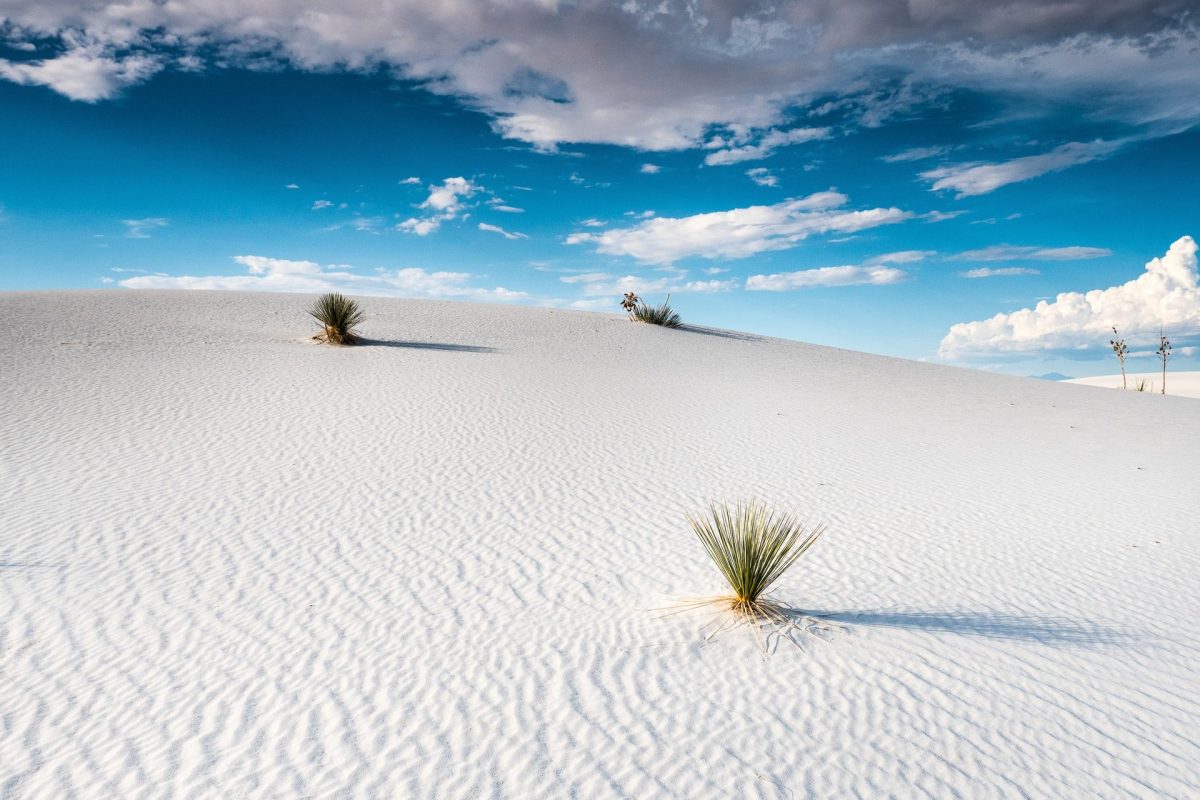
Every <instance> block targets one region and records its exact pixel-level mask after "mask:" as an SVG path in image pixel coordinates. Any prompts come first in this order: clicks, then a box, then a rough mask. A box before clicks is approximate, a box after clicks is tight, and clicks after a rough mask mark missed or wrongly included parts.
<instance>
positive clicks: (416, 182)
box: [400, 175, 421, 186]
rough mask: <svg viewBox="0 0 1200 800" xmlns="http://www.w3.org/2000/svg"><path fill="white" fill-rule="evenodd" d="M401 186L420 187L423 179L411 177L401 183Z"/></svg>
mask: <svg viewBox="0 0 1200 800" xmlns="http://www.w3.org/2000/svg"><path fill="white" fill-rule="evenodd" d="M400 185H401V186H420V185H421V179H420V178H418V177H417V176H416V175H411V176H409V177H407V178H405V179H404V180H402V181H400Z"/></svg>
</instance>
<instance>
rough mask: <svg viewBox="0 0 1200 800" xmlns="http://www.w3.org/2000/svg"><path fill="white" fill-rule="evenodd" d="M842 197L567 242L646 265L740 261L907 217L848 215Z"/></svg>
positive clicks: (881, 212)
mask: <svg viewBox="0 0 1200 800" xmlns="http://www.w3.org/2000/svg"><path fill="white" fill-rule="evenodd" d="M847 199H848V198H847V197H846V196H845V195H843V194H840V193H838V192H835V191H827V192H818V193H816V194H812V195H809V196H808V197H801V198H792V199H789V200H784V201H783V202H781V203H776V204H775V205H769V206H749V207H747V208H735V209H731V210H729V211H713V212H709V213H707V214H696V215H694V216H690V217H682V218H673V217H658V218H655V219H649V220H646V221H644V222H641V223H639V224H637V225H635V226H633V227H631V228H614V229H611V230H607V231H603V232H600V233H586V232H577V233H572V234H571V235H570V236H568V237H567V244H593V245H595V247H596V250H597V251H599V252H601V253H604V254H606V255H627V256H632V257H633V258H635V259H637V260H638V261H642V262H644V263H650V264H669V263H671V262H673V261H678V260H679V259H682V258H687V257H689V256H701V257H704V258H746V257H748V256H752V255H754V254H756V253H761V252H766V251H771V250H787V249H789V248H792V247H795V246H796V244H797V243H798V242H800V241H801V240H803V239H805V238H807V237H808V236H811V235H813V234H820V233H847V232H853V231H860V230H865V229H867V228H874V227H877V226H880V225H888V224H892V223H896V222H900V221H902V220H905V219H908V218H910V217H911V216H912V214H911V213H910V212H908V211H901V210H900V209H898V208H870V209H865V210H862V211H849V210H846V209H844V208H842V206H844V205H845V204H846V202H847Z"/></svg>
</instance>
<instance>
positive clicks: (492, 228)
mask: <svg viewBox="0 0 1200 800" xmlns="http://www.w3.org/2000/svg"><path fill="white" fill-rule="evenodd" d="M479 230H481V231H488V232H489V233H498V234H500V235H501V236H503V237H504V238H505V239H528V238H529V237H528V236H527V235H525V234H523V233H514V232H512V231H506V230H504V228H501V227H500V226H499V225H489V224H488V223H486V222H481V223H479Z"/></svg>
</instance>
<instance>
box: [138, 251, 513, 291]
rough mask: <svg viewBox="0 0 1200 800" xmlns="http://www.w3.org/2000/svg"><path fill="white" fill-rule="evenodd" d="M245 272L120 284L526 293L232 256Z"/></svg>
mask: <svg viewBox="0 0 1200 800" xmlns="http://www.w3.org/2000/svg"><path fill="white" fill-rule="evenodd" d="M233 260H234V261H235V262H236V263H238V264H241V265H242V266H244V267H246V269H247V272H248V274H245V275H173V276H168V275H141V276H138V277H134V278H126V279H125V280H122V281H120V285H121V286H125V287H128V288H131V289H226V290H238V291H256V292H307V293H315V292H329V291H340V292H346V293H349V294H359V295H376V296H388V297H430V298H455V299H463V300H490V301H517V300H525V299H528V297H529V295H527V294H526V293H525V292H519V291H512V290H509V289H505V288H504V287H501V286H498V287H495V288H481V287H477V286H473V285H472V283H473V282H474V281H475V279H476V276H474V275H471V274H470V273H466V272H429V271H427V270H424V269H419V268H417V267H408V268H404V269H390V270H389V269H377V270H375V271H374V272H372V273H369V274H358V273H357V272H354V271H353V269H352V268H351V267H349V266H347V265H345V264H326V265H322V264H319V263H317V262H316V261H306V260H293V259H286V258H271V257H268V256H258V255H243V256H234V257H233Z"/></svg>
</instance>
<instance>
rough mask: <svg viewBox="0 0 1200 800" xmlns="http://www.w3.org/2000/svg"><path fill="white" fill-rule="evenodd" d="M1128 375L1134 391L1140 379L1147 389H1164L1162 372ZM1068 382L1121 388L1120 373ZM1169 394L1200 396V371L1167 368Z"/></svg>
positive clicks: (1155, 392) (1074, 379)
mask: <svg viewBox="0 0 1200 800" xmlns="http://www.w3.org/2000/svg"><path fill="white" fill-rule="evenodd" d="M1125 377H1126V387H1127V390H1129V391H1132V390H1133V389H1134V387H1136V386H1137V385H1138V381H1145V382H1146V389H1145V391H1146V392H1148V393H1150V394H1158V392H1159V390H1160V389H1162V380H1163V377H1162V372H1161V371H1160V372H1130V373H1129V374H1128V375H1126V376H1125ZM1065 382H1066V383H1078V384H1080V385H1081V386H1102V387H1104V388H1106V389H1120V388H1121V376H1120V375H1099V376H1097V377H1094V378H1072V379H1071V380H1069V381H1065ZM1167 394H1170V395H1174V396H1175V397H1193V398H1200V372H1175V371H1173V370H1171V369H1168V370H1167Z"/></svg>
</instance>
